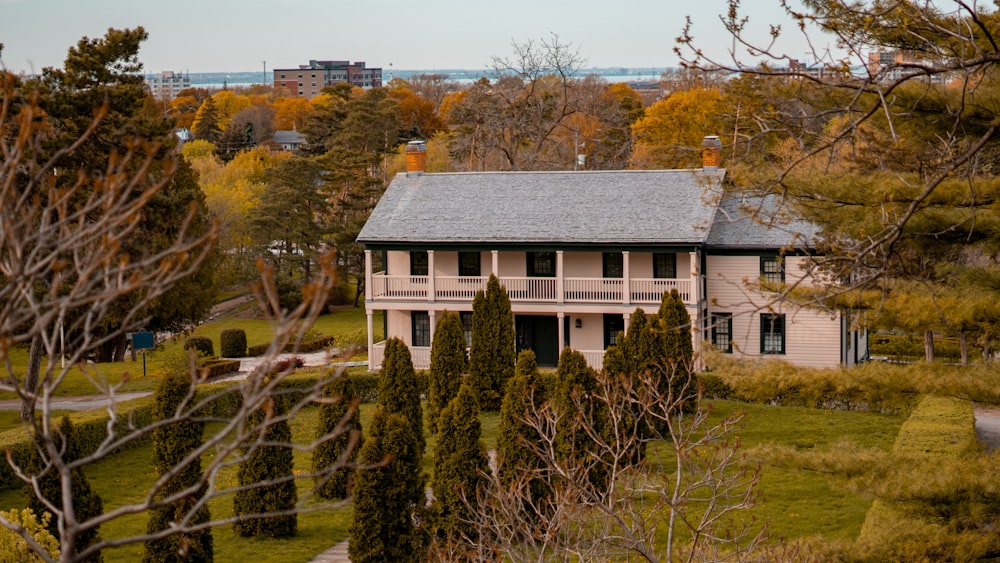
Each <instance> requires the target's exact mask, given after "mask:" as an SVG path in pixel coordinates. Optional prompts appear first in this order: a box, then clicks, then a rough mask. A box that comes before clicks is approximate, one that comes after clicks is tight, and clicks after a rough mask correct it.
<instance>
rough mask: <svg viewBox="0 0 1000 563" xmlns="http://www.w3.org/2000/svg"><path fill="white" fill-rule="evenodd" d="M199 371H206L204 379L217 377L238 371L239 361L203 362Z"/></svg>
mask: <svg viewBox="0 0 1000 563" xmlns="http://www.w3.org/2000/svg"><path fill="white" fill-rule="evenodd" d="M201 369H203V370H207V372H208V373H207V374H206V377H210V378H211V377H218V376H220V375H226V374H227V373H236V372H238V371H240V361H239V360H205V362H204V363H203V364H202V365H201Z"/></svg>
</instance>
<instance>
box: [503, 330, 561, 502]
mask: <svg viewBox="0 0 1000 563" xmlns="http://www.w3.org/2000/svg"><path fill="white" fill-rule="evenodd" d="M548 399H549V398H548V394H547V393H546V392H545V388H544V387H543V386H542V382H541V379H540V378H539V374H538V362H537V360H536V359H535V352H534V351H533V350H522V351H521V353H520V354H518V356H517V367H516V369H515V371H514V377H512V378H511V379H510V381H508V382H507V390H506V392H505V393H504V396H503V406H502V407H501V409H500V429H499V432H498V434H497V477H498V478H499V480H500V483H501V484H503V485H504V486H506V487H510V486H512V484H513V483H514V482H515V481H516V480H517V479H518V478H519V477H520V476H523V475H529V474H532V473H535V472H536V470H540V469H542V468H543V467H544V463H543V462H542V460H541V459H540V458H539V457H538V455H537V454H535V452H533V451H532V450H531V447H530V446H529V444H537V443H540V439H539V437H538V432H537V431H535V429H534V428H532V427H531V426H529V425H528V424H527V423H526V422H525V415H526V414H527V413H537V412H538V411H539V409H541V407H542V405H544V404H545V403H546V401H548ZM527 492H528V494H529V496H530V500H531V506H534V507H541V506H542V505H543V504H544V502H543V500H544V499H545V498H546V497H548V496H550V495H551V488H550V487H549V485H548V483H546V482H545V480H544V479H541V478H537V477H536V478H532V479H531V480H530V481H529V483H528V491H527ZM525 516H526V518H527V519H530V520H534V519H536V517H537V516H538V515H532V514H526V515H525Z"/></svg>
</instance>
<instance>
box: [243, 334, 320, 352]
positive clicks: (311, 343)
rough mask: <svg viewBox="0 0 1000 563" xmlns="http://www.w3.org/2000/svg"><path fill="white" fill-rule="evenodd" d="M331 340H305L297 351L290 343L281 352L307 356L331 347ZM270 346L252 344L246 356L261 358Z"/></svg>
mask: <svg viewBox="0 0 1000 563" xmlns="http://www.w3.org/2000/svg"><path fill="white" fill-rule="evenodd" d="M333 340H334V338H333V337H332V336H322V337H320V338H313V339H312V340H305V341H303V342H302V343H301V344H300V345H299V348H298V350H296V349H295V346H294V345H293V344H292V343H288V344H287V345H285V348H284V349H283V350H282V352H284V353H286V354H290V353H293V352H301V353H303V354H308V353H310V352H317V351H319V350H323V349H325V348H328V347H330V346H331V345H333ZM270 346H271V345H270V344H254V345H252V346H248V347H247V356H251V357H257V356H263V355H264V354H266V353H267V350H268V348H270Z"/></svg>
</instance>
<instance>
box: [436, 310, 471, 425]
mask: <svg viewBox="0 0 1000 563" xmlns="http://www.w3.org/2000/svg"><path fill="white" fill-rule="evenodd" d="M468 364H469V362H468V358H467V357H466V352H465V330H464V329H463V327H462V319H461V317H459V316H458V313H455V312H450V311H445V312H444V314H442V315H441V318H440V319H439V320H438V322H437V327H436V328H435V329H434V342H432V343H431V368H430V371H429V377H428V390H427V428H428V429H429V430H430V431H431V433H437V431H438V428H437V418H438V413H440V412H441V411H442V410H443V409H444V408H445V407H446V406H447V405H448V403H449V402H451V400H452V399H453V398H454V397H455V395H457V394H458V388H459V386H460V385H461V384H462V374H464V373H465V371H466V368H467V367H468Z"/></svg>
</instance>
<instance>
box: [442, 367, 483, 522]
mask: <svg viewBox="0 0 1000 563" xmlns="http://www.w3.org/2000/svg"><path fill="white" fill-rule="evenodd" d="M438 429H439V430H438V438H437V445H436V446H435V448H434V483H433V488H434V499H435V501H434V514H435V518H436V525H437V528H438V534H439V535H440V536H442V537H448V536H452V535H454V534H455V533H456V532H460V533H459V537H466V538H474V537H475V534H476V532H475V528H474V527H473V526H472V525H470V524H469V522H470V521H471V520H472V516H473V515H474V514H475V512H476V499H477V495H478V492H479V491H480V490H481V489H482V487H483V486H484V485H485V483H486V477H485V473H486V472H487V471H489V468H490V465H489V459H488V458H487V457H486V450H485V448H484V447H483V443H482V441H481V440H480V437H481V435H482V427H481V425H480V423H479V401H478V399H476V394H475V393H474V392H473V391H472V388H471V387H470V386H469V384H468V383H463V384H462V386H461V388H460V389H459V391H458V395H456V396H455V398H454V399H452V400H451V402H449V403H448V406H446V407H445V408H444V410H443V411H441V417H440V419H439V421H438ZM463 498H464V500H463ZM467 503H468V504H467Z"/></svg>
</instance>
